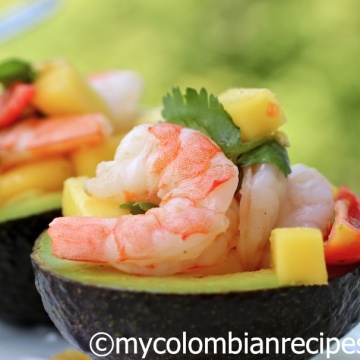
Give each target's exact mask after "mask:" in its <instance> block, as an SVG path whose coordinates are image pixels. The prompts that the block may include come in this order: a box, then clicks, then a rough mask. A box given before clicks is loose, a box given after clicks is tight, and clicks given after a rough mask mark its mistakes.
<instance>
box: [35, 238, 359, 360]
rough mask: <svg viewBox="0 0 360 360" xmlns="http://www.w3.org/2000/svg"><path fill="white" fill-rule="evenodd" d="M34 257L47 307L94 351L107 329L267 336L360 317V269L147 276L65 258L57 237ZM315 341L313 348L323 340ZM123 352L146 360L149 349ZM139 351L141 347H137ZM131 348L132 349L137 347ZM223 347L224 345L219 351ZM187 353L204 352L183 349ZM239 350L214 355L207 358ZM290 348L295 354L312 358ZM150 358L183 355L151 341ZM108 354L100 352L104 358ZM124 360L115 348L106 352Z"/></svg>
mask: <svg viewBox="0 0 360 360" xmlns="http://www.w3.org/2000/svg"><path fill="white" fill-rule="evenodd" d="M32 261H33V265H34V269H35V274H36V283H37V288H38V290H39V292H40V294H41V297H42V299H43V303H44V306H45V309H46V310H47V311H48V313H49V315H50V318H51V319H52V321H53V322H54V323H55V325H56V326H57V328H58V329H59V330H60V332H61V333H62V335H63V336H64V337H65V338H66V339H67V340H68V341H70V342H71V343H72V344H73V345H75V346H76V347H79V348H80V349H81V350H82V351H84V352H86V353H88V354H89V355H90V356H92V358H94V359H95V358H96V357H94V355H93V354H91V350H90V347H89V342H90V339H91V337H92V336H93V335H94V334H96V333H98V332H99V331H103V332H106V333H108V334H109V335H110V336H111V337H112V338H114V339H115V338H116V337H118V338H120V337H122V336H123V337H127V338H132V337H135V338H142V339H143V340H144V341H148V339H149V338H150V337H152V338H153V339H155V338H157V337H166V338H168V339H169V338H171V337H176V338H178V339H182V337H183V332H186V334H187V337H188V338H191V337H198V338H201V339H204V338H205V337H215V338H219V337H225V338H226V337H227V336H228V333H229V331H231V332H232V335H233V337H239V338H241V339H244V337H245V334H246V333H247V334H249V337H250V336H254V337H255V336H256V337H259V338H262V339H265V338H270V337H276V338H279V339H280V338H282V337H286V338H295V337H301V338H303V339H304V340H307V339H309V338H311V337H319V336H320V333H321V334H323V335H322V337H323V338H324V339H325V338H327V337H329V338H330V337H338V338H339V337H341V336H343V335H344V334H346V333H347V332H348V331H349V330H350V329H351V328H352V327H353V326H355V324H356V323H357V322H358V321H359V319H360V278H359V275H360V273H359V271H358V270H355V271H353V272H349V273H348V274H347V275H344V276H342V277H340V278H337V279H334V280H331V281H330V283H329V285H328V286H326V285H323V286H320V285H317V286H293V287H284V286H280V285H279V283H278V281H277V279H276V276H274V273H272V272H271V271H268V270H261V271H259V272H253V273H237V274H228V275H217V276H216V275H213V276H208V277H194V276H186V275H178V276H176V275H175V276H169V277H139V276H133V275H127V274H123V273H120V274H119V272H118V271H117V270H116V269H114V268H112V267H111V266H107V265H101V264H90V263H84V262H75V261H70V260H62V259H58V258H56V257H54V256H53V255H51V247H50V239H49V237H48V236H47V235H46V234H44V235H42V236H41V237H40V238H39V240H38V241H37V243H36V245H35V248H34V252H33V254H32ZM313 345H314V346H313V347H312V348H311V350H312V351H313V354H316V351H318V344H316V343H314V344H313ZM121 351H122V353H121V359H141V358H142V355H143V353H142V352H141V351H140V350H139V352H138V354H131V353H130V354H128V355H126V354H125V349H124V348H122V349H121ZM131 351H134V349H133V348H132V350H131ZM131 351H130V352H131ZM220 351H221V349H220V348H219V352H220ZM181 356H184V357H183V358H186V359H191V358H194V359H198V358H202V357H201V354H200V355H191V354H189V353H188V354H187V355H186V356H185V355H181ZM236 356H237V355H228V356H227V355H226V354H218V355H214V354H211V353H210V354H209V355H207V356H206V359H227V358H229V359H233V358H236ZM310 357H311V355H309V354H303V355H295V354H291V353H290V349H287V351H286V358H287V359H309V358H310ZM146 358H148V359H157V358H165V359H172V358H174V359H177V358H179V355H171V354H166V355H162V356H161V357H158V354H156V353H155V352H154V350H153V349H151V348H150V350H149V352H148V353H147V357H146ZM247 358H249V359H254V358H256V359H277V358H279V355H278V354H274V353H272V354H270V355H258V356H255V355H249V356H246V355H243V354H241V359H247ZM99 359H100V357H99ZM106 359H109V360H113V359H114V360H115V359H119V355H116V354H115V353H113V354H112V355H109V356H107V357H106Z"/></svg>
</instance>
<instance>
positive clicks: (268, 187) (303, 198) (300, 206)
mask: <svg viewBox="0 0 360 360" xmlns="http://www.w3.org/2000/svg"><path fill="white" fill-rule="evenodd" d="M240 194H241V200H240V206H239V219H240V220H239V221H240V225H239V230H240V235H239V240H238V244H237V250H238V252H239V254H240V259H241V263H242V267H243V268H244V270H248V271H251V270H258V269H260V268H264V267H269V265H270V264H269V259H270V244H269V237H270V233H271V230H272V229H274V228H278V227H313V228H318V229H320V230H321V231H322V232H323V233H324V232H325V230H326V227H327V225H328V222H329V220H330V219H331V215H332V212H333V209H334V200H333V191H332V186H331V184H330V182H329V181H328V180H327V179H326V178H325V177H324V176H322V175H321V174H320V173H319V172H318V171H317V170H315V169H312V168H308V167H306V166H305V165H294V166H293V167H292V172H291V174H290V175H289V176H288V177H287V178H285V177H284V176H283V175H282V173H281V172H280V171H279V170H278V169H276V168H275V167H274V166H273V165H271V164H261V165H255V166H252V167H247V168H245V169H244V177H243V182H242V186H241V190H240Z"/></svg>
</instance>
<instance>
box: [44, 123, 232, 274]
mask: <svg viewBox="0 0 360 360" xmlns="http://www.w3.org/2000/svg"><path fill="white" fill-rule="evenodd" d="M237 184H238V169H237V167H236V166H235V165H234V164H233V163H232V162H231V161H230V160H229V159H227V158H226V157H225V155H224V153H223V152H222V151H221V149H220V148H219V147H218V146H217V145H216V144H215V143H214V142H213V141H212V140H210V139H209V138H208V137H206V136H205V135H204V134H202V133H200V132H198V131H195V130H191V129H187V128H183V127H181V126H177V125H173V124H166V123H160V124H155V125H139V126H137V127H135V128H133V130H132V131H130V132H129V133H128V134H127V135H126V136H125V137H124V139H123V141H122V142H121V144H120V145H119V147H118V149H117V151H116V154H115V157H114V160H113V161H109V162H103V163H100V164H99V165H98V168H97V172H96V177H95V178H93V179H90V180H88V182H87V183H86V186H85V189H86V191H87V192H88V193H89V194H90V195H92V196H95V197H98V198H105V199H113V200H116V201H119V202H122V201H150V202H153V203H155V204H158V205H159V206H158V207H155V208H152V209H150V210H148V211H147V212H146V213H145V214H140V215H130V214H129V215H122V216H120V217H119V218H116V219H113V218H93V217H63V218H57V219H55V220H54V221H53V222H52V223H51V224H50V227H49V235H50V237H51V238H52V251H53V254H54V255H55V256H57V257H60V258H66V259H71V260H81V261H94V262H104V263H110V264H112V265H114V266H115V267H117V268H119V269H120V270H122V271H124V272H128V273H134V274H141V275H169V274H175V273H179V272H182V271H185V270H186V269H188V268H190V267H193V266H195V265H196V262H197V260H198V262H199V265H213V263H214V262H216V261H221V259H223V258H224V256H225V255H226V253H227V251H228V246H227V244H225V245H224V244H223V242H222V241H218V242H217V240H219V238H218V236H219V235H220V234H223V233H224V232H225V231H226V230H227V228H228V226H229V219H228V218H227V214H226V212H227V210H228V208H229V207H230V204H231V202H232V199H233V196H234V193H235V190H236V187H237ZM226 241H228V240H225V242H226ZM216 242H217V243H216ZM214 244H215V245H214ZM211 246H214V250H215V249H216V251H218V254H214V256H213V257H211V256H210V254H207V255H206V258H205V255H204V254H205V253H204V252H205V251H206V250H207V249H210V247H211Z"/></svg>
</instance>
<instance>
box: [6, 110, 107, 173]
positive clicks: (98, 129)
mask: <svg viewBox="0 0 360 360" xmlns="http://www.w3.org/2000/svg"><path fill="white" fill-rule="evenodd" d="M112 131H113V130H112V127H111V125H110V123H109V121H108V120H107V119H106V118H105V117H104V116H103V115H102V114H97V113H94V114H85V115H74V116H53V117H49V118H47V119H46V120H44V119H40V118H28V119H25V120H23V121H20V122H17V123H15V124H13V125H12V126H8V127H5V128H3V129H1V130H0V162H1V166H2V167H3V168H7V167H10V166H13V165H16V164H18V163H20V162H23V161H27V160H34V159H39V158H40V159H41V158H44V157H49V156H57V155H64V154H67V153H69V152H71V151H73V150H74V149H76V148H78V147H79V146H80V145H96V144H99V143H101V142H102V141H104V140H105V139H106V138H107V137H109V135H110V134H111V133H112Z"/></svg>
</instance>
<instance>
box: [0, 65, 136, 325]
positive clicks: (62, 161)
mask: <svg viewBox="0 0 360 360" xmlns="http://www.w3.org/2000/svg"><path fill="white" fill-rule="evenodd" d="M124 75H125V77H124ZM131 80H133V81H134V83H132V82H131ZM109 81H110V82H111V83H112V86H113V88H112V89H109ZM104 84H105V85H104ZM134 86H135V87H134ZM99 87H100V89H99ZM130 88H132V90H131V89H130ZM141 88H142V80H141V79H140V78H139V77H138V76H137V75H136V74H132V75H130V76H129V74H128V73H126V74H124V73H123V72H121V71H112V72H106V73H103V75H102V76H97V77H96V78H92V79H90V78H89V77H85V76H83V75H82V74H80V73H79V72H78V70H77V69H75V67H73V66H72V65H71V64H70V63H69V62H67V61H65V60H51V61H47V62H43V63H41V64H31V63H29V62H26V61H23V60H19V59H9V60H6V61H3V62H1V63H0V103H1V107H0V290H1V293H2V297H1V299H0V318H3V319H6V320H10V321H17V322H23V323H24V322H25V323H31V322H42V321H48V316H47V314H46V312H45V311H44V310H43V307H42V304H41V300H40V297H39V296H38V294H37V291H36V289H35V286H34V277H33V272H32V267H31V263H30V252H31V249H32V247H33V244H34V241H35V239H36V238H37V237H38V236H39V234H40V233H41V232H42V231H43V230H44V229H46V228H47V227H48V224H49V223H50V222H51V221H52V220H53V219H54V218H55V217H58V216H61V192H62V187H63V182H64V180H65V179H66V178H68V177H71V176H75V175H89V176H91V175H92V174H94V171H95V166H96V164H97V163H98V162H99V161H101V160H108V159H111V158H112V156H113V154H114V151H115V149H116V146H117V144H118V142H119V139H120V138H121V137H122V136H123V134H122V132H123V131H126V130H127V129H128V128H129V127H131V126H132V123H131V121H134V119H135V118H136V116H137V111H138V109H137V101H138V98H139V95H140V92H141ZM124 89H129V91H130V95H129V97H127V99H128V100H129V102H130V103H129V104H125V103H124V100H122V106H123V107H125V108H126V109H125V110H126V111H125V112H124V109H123V108H122V109H118V108H117V109H115V110H114V111H113V110H111V107H112V105H111V104H109V102H108V98H107V94H108V93H109V91H110V90H111V92H112V94H115V97H117V98H123V97H124ZM126 105H129V106H126ZM114 128H116V130H117V131H116V132H114V131H113V129H114Z"/></svg>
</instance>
